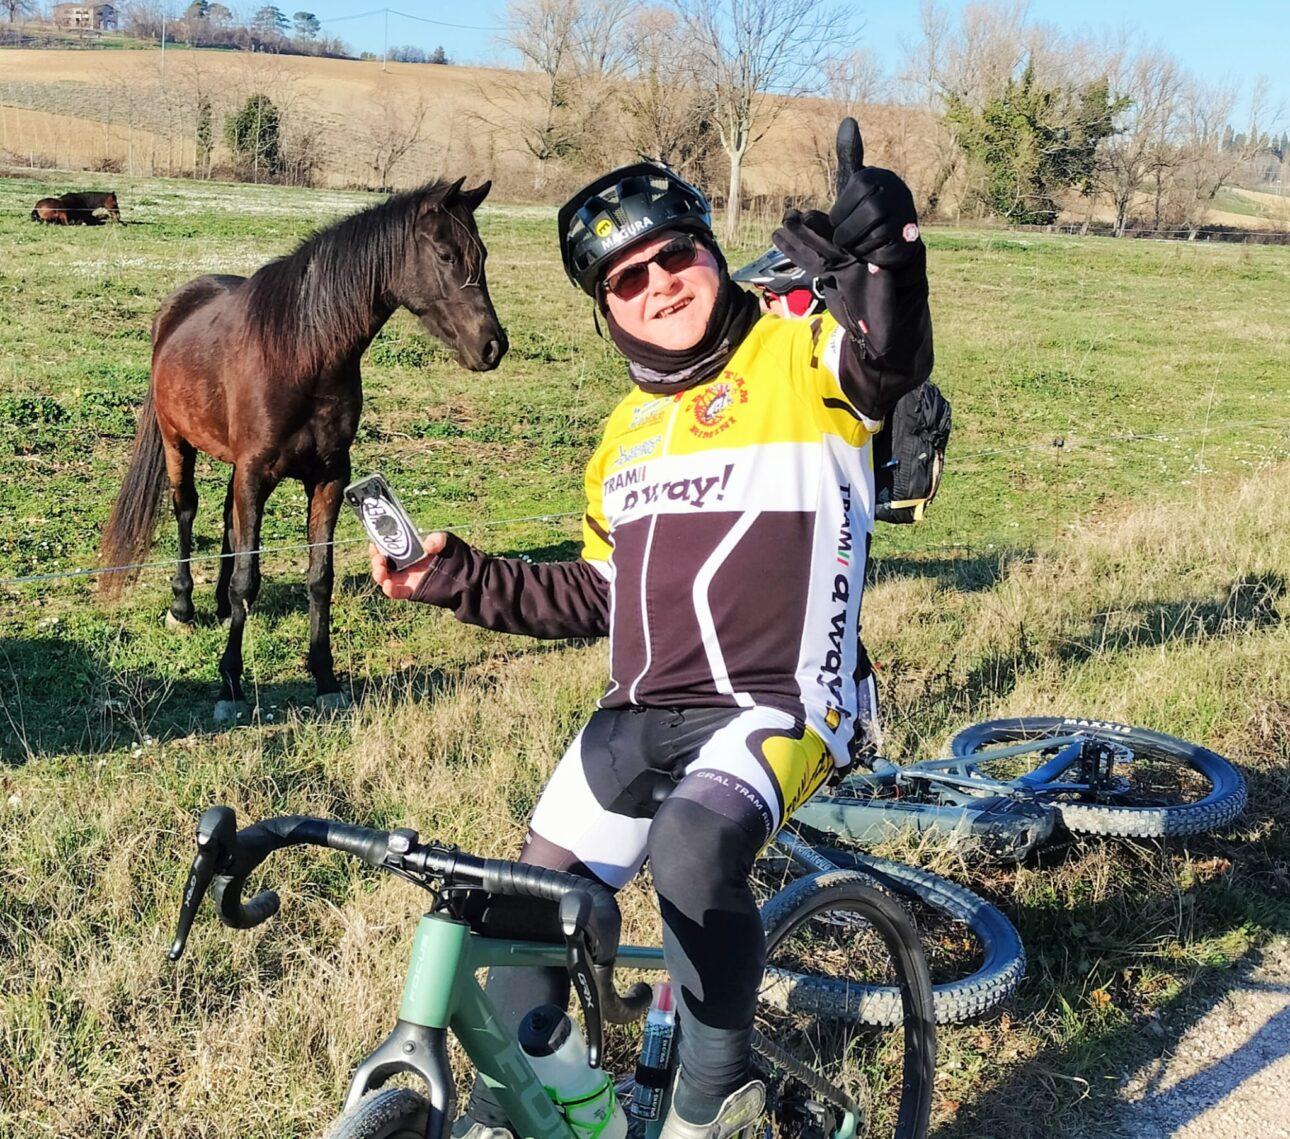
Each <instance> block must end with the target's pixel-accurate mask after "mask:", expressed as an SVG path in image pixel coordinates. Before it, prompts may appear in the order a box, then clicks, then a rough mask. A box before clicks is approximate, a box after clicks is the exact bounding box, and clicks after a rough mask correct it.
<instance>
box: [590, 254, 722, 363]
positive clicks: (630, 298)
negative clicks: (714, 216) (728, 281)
mask: <svg viewBox="0 0 1290 1139" xmlns="http://www.w3.org/2000/svg"><path fill="white" fill-rule="evenodd" d="M687 236H688V235H684V234H677V233H666V232H665V233H661V234H659V235H658V236H657V237H654V238H651V239H650V240H649V241H646V242H643V243H642V244H640V245H636V246H633V247H632V248H631V249H629V250H627V251H626V252H625V253H623V254H621V255H619V256H618V257H616V258H614V260H613V261H612V262H611V263H610V265H609V267H608V268H607V269H606V270H605V273H604V276H603V277H602V278H601V281H602V282H603V284H602V288H605V300H606V304H607V306H608V308H609V312H610V315H611V316H613V318H614V321H615V323H616V324H617V325H618V327H619V328H621V329H622V330H623V331H624V332H626V333H627V334H628V335H629V336H634V337H635V338H636V339H637V340H643V341H645V342H646V343H647V344H653V345H654V346H655V347H658V348H665V349H668V350H670V351H673V352H682V351H684V350H685V349H687V348H693V347H694V346H695V345H696V344H697V343H698V342H699V340H700V339H702V337H703V332H704V329H705V328H707V326H708V318H709V317H710V316H711V315H712V306H713V305H714V304H715V303H716V299H717V290H718V289H719V288H720V286H721V276H720V273H719V271H718V269H717V259H716V258H715V257H713V255H712V253H711V252H710V251H709V250H708V248H707V246H705V245H704V244H703V243H702V242H699V241H695V242H694V243H693V246H694V257H693V260H689V259H688V257H687V255H686V253H685V250H684V249H683V248H673V249H671V250H668V247H669V246H670V245H671V244H672V243H673V242H678V241H679V242H680V243H681V245H682V246H684V243H685V240H686V237H687ZM660 253H664V254H665V255H664V257H663V258H662V261H663V262H664V263H665V264H660V263H659V261H656V260H653V258H655V257H656V256H657V255H658V254H660ZM668 254H672V255H670V256H669V255H668ZM683 262H688V263H686V264H685V265H684V267H677V266H678V263H683ZM666 264H671V265H672V266H673V267H672V268H671V269H669V268H667V267H665V265H666ZM633 265H637V266H644V270H645V272H646V274H647V276H646V277H645V278H644V283H643V286H642V287H641V288H640V291H639V292H633V291H632V289H631V288H630V287H627V288H622V289H620V290H619V291H617V292H616V291H615V290H614V289H612V288H608V287H606V286H611V285H614V284H615V283H616V282H623V283H624V284H625V285H628V286H631V285H636V284H639V283H640V282H641V278H640V276H639V273H637V274H629V275H628V276H627V277H623V276H622V274H623V272H624V270H627V269H630V268H631V267H632V266H633ZM633 277H635V280H634V281H633V280H632V278H633Z"/></svg>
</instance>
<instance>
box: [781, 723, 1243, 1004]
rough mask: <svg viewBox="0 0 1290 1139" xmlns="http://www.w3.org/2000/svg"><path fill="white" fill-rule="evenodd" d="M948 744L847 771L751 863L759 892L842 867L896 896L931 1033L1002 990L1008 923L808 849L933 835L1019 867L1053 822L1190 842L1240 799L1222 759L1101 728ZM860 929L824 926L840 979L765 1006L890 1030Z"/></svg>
mask: <svg viewBox="0 0 1290 1139" xmlns="http://www.w3.org/2000/svg"><path fill="white" fill-rule="evenodd" d="M950 751H951V753H952V754H951V756H950V757H948V758H945V759H932V760H924V761H921V762H916V763H911V764H907V765H899V764H895V763H892V762H890V761H888V760H885V759H878V760H877V761H876V762H875V763H874V764H873V766H872V768H871V769H870V770H861V771H857V772H855V773H853V774H849V775H847V776H846V777H844V778H843V779H842V780H841V781H840V782H839V783H838V784H836V785H834V786H833V787H831V788H829V789H827V790H825V791H824V792H822V793H820V794H818V795H816V796H815V797H814V798H812V799H811V800H810V801H809V802H807V803H806V804H805V805H803V806H802V807H800V808H798V810H797V811H796V813H795V814H794V815H793V820H792V821H793V828H794V829H796V831H797V833H796V834H794V833H793V831H792V830H788V831H785V832H781V835H780V837H779V839H778V840H777V841H776V844H775V847H774V848H773V849H772V850H771V851H770V852H769V858H767V859H765V860H764V869H763V874H764V875H765V876H766V878H767V884H766V888H767V889H768V890H774V889H779V888H781V887H782V886H783V883H784V881H785V880H786V879H787V878H790V877H792V876H793V875H794V874H797V873H803V872H807V868H809V871H813V872H827V871H828V870H830V869H841V870H845V871H849V872H856V873H862V874H864V875H867V876H868V877H869V878H870V880H871V881H873V882H874V884H875V885H876V886H878V887H879V888H881V889H883V890H885V891H887V892H888V893H891V894H893V895H895V896H896V897H898V898H899V899H900V900H901V901H902V903H903V904H904V905H906V907H907V908H909V910H910V912H911V916H912V917H913V919H914V921H915V924H916V926H917V927H918V928H919V932H920V936H921V938H922V944H923V949H924V952H925V953H926V955H927V957H928V960H929V964H930V967H931V971H932V978H933V981H934V984H933V1000H934V1005H935V1015H936V1019H937V1022H938V1023H941V1024H948V1023H958V1022H961V1021H964V1020H968V1019H971V1018H973V1017H976V1016H979V1015H981V1014H983V1013H985V1012H988V1011H989V1010H990V1009H992V1008H994V1007H995V1006H997V1005H998V1004H1000V1003H1001V1002H1002V1001H1004V1000H1005V999H1006V998H1007V997H1009V996H1010V995H1011V994H1012V992H1013V991H1014V990H1015V989H1016V988H1017V986H1018V985H1019V984H1020V982H1021V979H1022V976H1023V974H1024V972H1025V952H1024V949H1023V947H1022V944H1021V939H1020V937H1019V936H1018V934H1017V931H1016V929H1015V927H1014V926H1013V925H1012V923H1011V922H1010V921H1009V920H1008V918H1007V917H1006V916H1005V915H1004V914H1003V913H1001V912H1000V911H999V910H998V909H997V908H996V907H995V906H993V905H991V904H990V903H989V902H988V901H986V900H985V899H984V898H981V897H978V896H977V895H976V894H974V893H973V892H972V891H971V890H968V889H966V888H965V887H963V886H959V885H957V884H956V883H954V882H950V881H948V880H947V879H945V878H942V877H940V876H939V875H936V874H933V873H931V872H930V871H926V870H920V869H917V868H915V867H912V866H906V865H904V864H902V863H899V862H893V861H891V860H888V859H881V858H875V857H873V856H871V855H867V854H862V853H858V852H856V851H851V850H839V849H836V848H834V847H831V846H828V845H823V843H827V842H830V841H832V840H835V839H843V840H846V841H849V842H854V843H858V844H860V845H869V844H872V843H876V842H880V841H883V840H887V839H890V838H892V837H894V836H896V835H899V834H902V833H910V832H913V833H926V832H938V833H941V834H952V835H956V836H960V837H964V836H965V837H968V838H969V839H970V840H972V842H973V843H974V844H976V846H975V848H976V849H979V850H981V851H983V852H986V853H989V854H991V855H993V856H996V857H1002V858H1005V859H1015V860H1020V859H1021V858H1024V857H1025V856H1026V855H1028V854H1029V853H1030V852H1032V851H1033V850H1035V849H1036V848H1037V847H1038V846H1039V845H1041V844H1042V843H1043V842H1045V841H1047V840H1048V839H1049V838H1051V837H1052V835H1053V834H1054V833H1055V832H1056V831H1057V830H1058V829H1059V828H1061V829H1064V830H1066V831H1069V832H1071V833H1074V834H1089V835H1117V836H1123V837H1141V838H1151V837H1167V836H1172V835H1186V834H1195V833H1200V832H1203V831H1207V830H1212V829H1214V828H1215V827H1219V826H1222V825H1224V824H1226V823H1227V822H1230V821H1231V820H1232V819H1233V818H1235V817H1236V815H1238V814H1239V813H1240V811H1241V810H1242V808H1243V807H1244V805H1245V781H1244V779H1243V777H1242V776H1241V774H1240V772H1239V771H1238V770H1237V769H1236V768H1235V767H1234V766H1233V765H1232V764H1231V763H1229V762H1228V761H1227V760H1226V759H1224V758H1222V757H1221V756H1219V755H1217V754H1215V753H1214V752H1212V751H1209V750H1208V749H1206V748H1203V747H1199V746H1197V745H1196V744H1192V743H1188V742H1187V741H1185V740H1181V739H1177V738H1175V737H1173V736H1168V735H1164V734H1162V733H1160V732H1155V731H1151V730H1149V729H1147V728H1138V727H1133V726H1131V725H1128V724H1120V723H1115V722H1112V721H1107V720H1090V719H1087V718H1082V717H1074V716H1028V717H1023V718H1018V719H1007V720H990V721H987V722H985V723H980V724H975V725H973V726H972V727H969V728H966V729H964V730H963V731H961V732H959V733H958V734H957V735H956V736H955V737H954V738H953V740H952V741H951V744H950ZM807 836H809V841H808V840H807ZM868 936H869V935H868V933H867V931H865V930H864V929H863V928H860V929H857V930H855V931H854V932H853V933H848V931H847V930H846V929H839V930H838V931H837V932H836V934H835V940H836V941H837V955H838V957H839V958H840V959H842V960H845V961H846V962H848V966H847V969H848V979H847V981H846V982H845V983H844V984H840V985H839V984H835V983H832V982H831V981H830V980H829V979H826V978H820V977H815V976H809V975H803V976H799V977H789V976H784V977H782V978H781V984H780V986H779V988H778V989H777V990H776V991H775V994H774V997H773V999H776V1000H779V1001H780V1002H782V1003H783V1004H784V1005H785V1006H786V1007H794V1008H798V1009H802V1010H806V1009H811V1010H815V1011H817V1012H818V1013H820V1014H821V1015H828V1016H831V1017H838V1018H845V1019H850V1020H854V1021H857V1022H860V1023H866V1024H887V1025H890V1024H896V1023H899V1019H900V1015H901V1014H900V1004H899V993H898V991H897V990H896V988H895V987H894V986H893V985H892V984H890V983H889V982H888V981H886V980H885V979H884V978H882V977H878V976H874V975H873V973H872V970H868V969H867V967H866V964H865V963H866V962H867V961H868V959H869V955H868V951H867V948H866V939H867V937H868Z"/></svg>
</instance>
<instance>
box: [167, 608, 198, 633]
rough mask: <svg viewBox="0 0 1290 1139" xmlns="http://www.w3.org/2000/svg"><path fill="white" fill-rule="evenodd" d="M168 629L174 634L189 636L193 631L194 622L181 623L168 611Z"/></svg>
mask: <svg viewBox="0 0 1290 1139" xmlns="http://www.w3.org/2000/svg"><path fill="white" fill-rule="evenodd" d="M166 628H167V629H169V630H170V631H171V632H172V633H183V634H184V635H185V636H187V635H188V634H189V633H191V632H192V631H193V622H192V621H181V620H180V619H179V618H178V617H176V616H175V615H174V614H173V613H172V612H171V611H170V610H169V609H167V610H166Z"/></svg>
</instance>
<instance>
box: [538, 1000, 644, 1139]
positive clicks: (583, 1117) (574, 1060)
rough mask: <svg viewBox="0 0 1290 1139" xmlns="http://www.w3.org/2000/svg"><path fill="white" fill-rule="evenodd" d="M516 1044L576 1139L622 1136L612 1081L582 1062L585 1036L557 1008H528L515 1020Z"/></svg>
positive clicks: (624, 1118)
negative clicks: (518, 1022)
mask: <svg viewBox="0 0 1290 1139" xmlns="http://www.w3.org/2000/svg"><path fill="white" fill-rule="evenodd" d="M520 1048H521V1049H523V1051H524V1055H525V1056H527V1057H528V1061H529V1063H530V1064H532V1065H533V1071H534V1072H536V1073H537V1077H538V1079H539V1080H541V1081H542V1086H543V1087H544V1088H546V1094H547V1095H549V1096H550V1097H551V1101H552V1102H553V1103H554V1104H555V1105H556V1107H558V1108H559V1109H560V1112H561V1114H562V1115H563V1116H564V1121H565V1122H566V1123H567V1124H568V1125H569V1128H570V1130H571V1131H572V1132H573V1133H574V1135H576V1136H578V1139H625V1137H626V1135H627V1116H626V1115H625V1114H623V1109H622V1107H621V1105H620V1104H619V1103H618V1096H617V1094H616V1093H615V1092H614V1082H613V1080H612V1079H611V1078H610V1076H609V1073H608V1072H606V1071H604V1070H603V1069H601V1068H593V1067H592V1066H591V1065H590V1064H589V1063H588V1062H587V1042H586V1041H585V1040H583V1038H582V1033H581V1032H580V1031H579V1030H578V1026H577V1025H576V1024H574V1023H573V1021H572V1020H570V1019H569V1017H568V1015H567V1014H566V1013H565V1011H564V1010H563V1009H559V1008H556V1006H555V1005H539V1006H538V1007H537V1008H535V1009H533V1010H532V1011H531V1012H530V1013H529V1014H528V1015H527V1016H526V1017H525V1018H524V1020H523V1021H522V1022H521V1023H520Z"/></svg>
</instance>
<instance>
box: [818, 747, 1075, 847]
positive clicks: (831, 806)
mask: <svg viewBox="0 0 1290 1139" xmlns="http://www.w3.org/2000/svg"><path fill="white" fill-rule="evenodd" d="M1089 739H1090V737H1089V736H1087V735H1084V734H1082V733H1078V732H1077V733H1072V734H1070V735H1066V736H1057V737H1047V738H1040V739H1034V740H1027V741H1024V742H1022V743H1017V744H1011V745H1009V746H1007V747H1001V748H993V749H991V750H989V751H983V752H980V753H978V754H977V755H973V756H971V757H964V756H951V757H949V758H946V759H927V760H921V761H919V762H917V763H910V764H896V763H892V762H891V761H890V760H879V761H878V762H877V763H876V764H875V766H874V770H873V771H872V772H871V773H863V774H857V775H851V776H849V777H847V778H846V779H844V780H843V781H842V784H841V785H840V787H838V788H835V789H832V790H830V791H828V792H825V793H822V794H819V795H816V796H815V797H814V798H813V799H810V800H808V801H807V802H806V803H805V804H803V805H802V806H801V807H799V808H798V810H797V811H796V813H795V814H794V815H793V819H794V821H795V822H799V823H803V824H805V825H806V826H808V827H813V828H814V829H816V830H820V831H825V832H827V833H829V834H834V835H837V836H839V837H844V838H847V839H850V840H852V841H854V842H858V843H876V842H882V841H884V840H886V839H890V838H891V837H893V835H894V834H897V833H903V832H908V831H913V832H915V833H918V834H922V833H924V832H927V831H934V832H939V833H952V834H960V835H961V834H975V835H978V836H982V837H984V838H985V839H986V840H987V841H988V842H991V843H994V844H996V845H998V846H1000V847H1001V848H1003V849H1004V850H1005V851H1007V852H1009V853H1013V854H1016V855H1018V856H1020V855H1022V854H1024V853H1025V852H1027V851H1029V850H1031V849H1033V848H1034V847H1035V846H1036V845H1038V844H1039V843H1041V842H1043V841H1045V840H1046V839H1047V838H1049V837H1050V836H1051V834H1052V832H1053V828H1054V827H1055V825H1056V816H1055V813H1054V812H1053V811H1052V809H1051V808H1049V807H1047V806H1046V805H1045V804H1044V802H1043V800H1044V799H1045V798H1046V797H1050V796H1055V795H1060V794H1072V793H1074V794H1080V793H1084V792H1088V791H1091V790H1093V788H1092V787H1091V786H1090V785H1089V784H1087V783H1078V782H1070V781H1067V780H1064V779H1063V778H1062V777H1063V776H1064V775H1065V773H1066V772H1067V771H1069V770H1070V768H1071V767H1073V766H1074V765H1075V764H1076V763H1077V762H1078V761H1079V759H1080V757H1081V754H1082V749H1083V747H1084V745H1085V744H1086V743H1087V742H1088V740H1089ZM1053 747H1056V748H1058V749H1059V750H1058V752H1057V754H1056V755H1054V756H1052V758H1050V759H1048V760H1046V761H1045V762H1043V763H1042V764H1040V765H1039V766H1038V767H1036V768H1035V769H1034V770H1033V771H1030V772H1027V773H1026V774H1024V775H1020V776H1018V777H1017V778H1015V779H1010V780H1000V779H992V778H990V777H989V776H987V775H983V774H981V772H980V770H979V768H980V767H981V765H982V764H985V763H992V762H995V761H997V760H1001V759H1011V758H1014V757H1016V756H1020V755H1027V754H1033V753H1035V752H1039V751H1046V750H1050V749H1051V748H1053ZM915 783H916V784H921V785H925V786H927V787H928V788H929V789H930V790H932V791H933V792H934V793H935V794H936V796H937V797H938V799H939V800H940V801H939V802H936V803H919V802H909V801H906V800H902V799H900V798H899V797H898V796H899V793H900V790H901V788H902V787H904V786H908V785H910V784H915ZM889 796H896V797H889Z"/></svg>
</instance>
